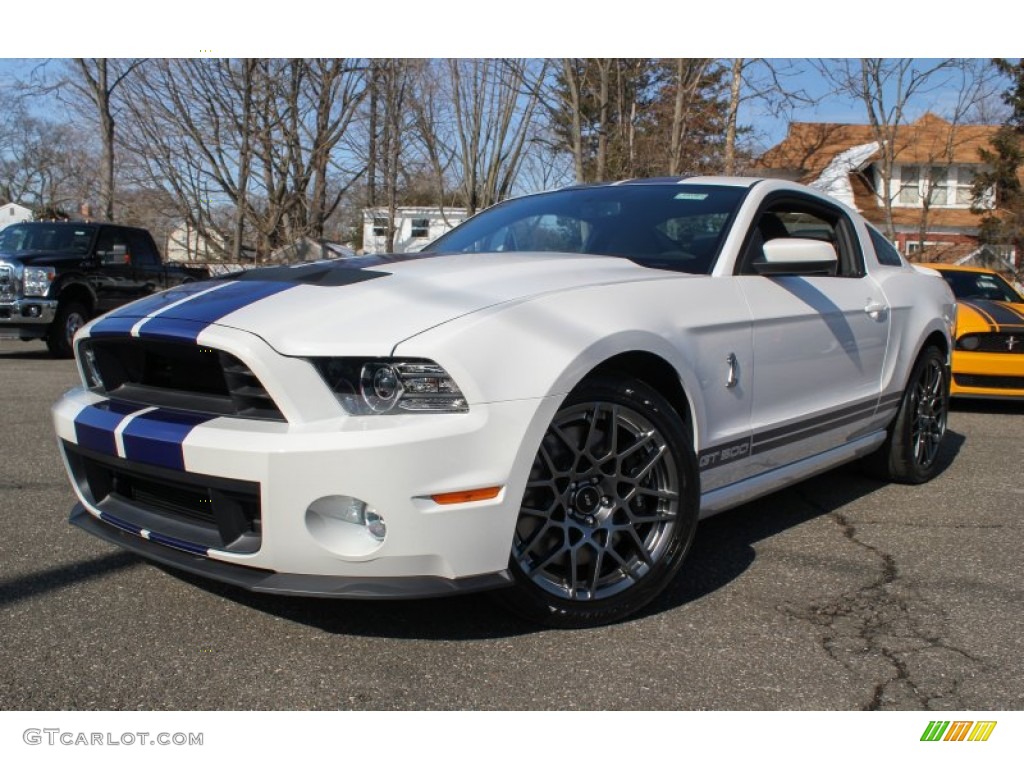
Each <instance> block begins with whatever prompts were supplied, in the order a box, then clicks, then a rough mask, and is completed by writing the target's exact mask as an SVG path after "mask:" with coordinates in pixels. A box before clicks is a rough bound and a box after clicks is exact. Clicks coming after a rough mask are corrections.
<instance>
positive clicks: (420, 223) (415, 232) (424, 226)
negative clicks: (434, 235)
mask: <svg viewBox="0 0 1024 768" xmlns="http://www.w3.org/2000/svg"><path fill="white" fill-rule="evenodd" d="M412 236H413V237H414V238H429V237H430V219H413V221H412Z"/></svg>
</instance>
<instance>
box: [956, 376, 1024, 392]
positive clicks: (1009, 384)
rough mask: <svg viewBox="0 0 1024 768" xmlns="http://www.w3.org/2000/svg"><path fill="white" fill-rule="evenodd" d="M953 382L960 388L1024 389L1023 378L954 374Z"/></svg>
mask: <svg viewBox="0 0 1024 768" xmlns="http://www.w3.org/2000/svg"><path fill="white" fill-rule="evenodd" d="M953 381H955V382H956V384H957V386H960V387H986V388H988V389H1024V376H981V375H978V374H969V373H954V374H953Z"/></svg>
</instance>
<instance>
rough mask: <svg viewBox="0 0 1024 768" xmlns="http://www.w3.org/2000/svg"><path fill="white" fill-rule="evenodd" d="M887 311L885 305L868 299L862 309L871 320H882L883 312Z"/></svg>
mask: <svg viewBox="0 0 1024 768" xmlns="http://www.w3.org/2000/svg"><path fill="white" fill-rule="evenodd" d="M887 309H888V307H887V306H886V305H885V304H883V303H881V302H880V301H871V300H870V299H868V303H867V305H866V306H865V307H864V311H865V312H866V313H867V315H868V317H870V318H871V319H872V320H881V319H883V316H884V314H885V310H887Z"/></svg>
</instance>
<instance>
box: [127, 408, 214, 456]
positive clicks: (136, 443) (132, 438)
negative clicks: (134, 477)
mask: <svg viewBox="0 0 1024 768" xmlns="http://www.w3.org/2000/svg"><path fill="white" fill-rule="evenodd" d="M214 418H216V417H215V416H207V415H203V414H194V413H182V412H180V411H167V410H156V411H150V412H149V413H144V414H143V415H141V416H138V417H137V418H134V419H132V421H131V423H130V424H129V425H128V426H127V427H125V428H124V431H123V432H122V433H121V440H122V442H123V443H124V458H126V459H128V460H129V461H138V462H141V463H143V464H153V465H155V466H158V467H167V468H168V469H178V470H182V471H184V469H185V453H184V449H183V448H182V443H184V442H185V438H186V437H188V435H189V433H190V432H191V431H192V430H193V429H194V428H195V427H197V426H199V425H200V424H203V423H205V422H207V421H211V420H212V419H214Z"/></svg>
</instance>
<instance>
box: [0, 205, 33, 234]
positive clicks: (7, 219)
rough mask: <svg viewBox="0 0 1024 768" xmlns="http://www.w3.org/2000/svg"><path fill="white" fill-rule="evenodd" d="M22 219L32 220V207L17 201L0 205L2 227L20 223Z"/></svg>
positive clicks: (0, 227) (0, 224)
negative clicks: (19, 203)
mask: <svg viewBox="0 0 1024 768" xmlns="http://www.w3.org/2000/svg"><path fill="white" fill-rule="evenodd" d="M22 221H32V211H31V209H29V208H26V207H25V206H24V205H18V204H17V203H5V204H4V205H0V229H3V228H4V227H6V226H7V225H8V224H18V223H19V222H22Z"/></svg>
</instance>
